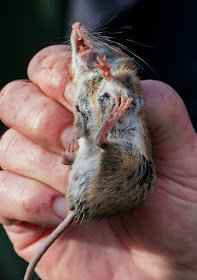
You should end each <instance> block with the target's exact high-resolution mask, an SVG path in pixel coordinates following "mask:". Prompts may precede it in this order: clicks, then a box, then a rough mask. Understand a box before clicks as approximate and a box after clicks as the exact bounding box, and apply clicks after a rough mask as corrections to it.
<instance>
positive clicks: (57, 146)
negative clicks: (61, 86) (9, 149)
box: [0, 80, 73, 154]
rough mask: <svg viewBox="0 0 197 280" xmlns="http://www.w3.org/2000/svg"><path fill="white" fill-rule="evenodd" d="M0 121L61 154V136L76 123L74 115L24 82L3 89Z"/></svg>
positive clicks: (14, 83)
mask: <svg viewBox="0 0 197 280" xmlns="http://www.w3.org/2000/svg"><path fill="white" fill-rule="evenodd" d="M0 118H1V120H2V122H4V124H5V125H7V126H8V127H13V128H15V129H17V130H18V131H20V132H21V133H22V134H24V135H25V136H27V137H28V138H30V139H32V140H33V141H35V142H36V143H39V144H40V145H42V146H43V147H45V148H47V149H49V150H52V151H57V152H58V153H59V154H62V151H63V146H62V144H63V143H62V142H61V140H64V139H61V135H62V133H63V132H64V130H65V129H66V128H68V127H69V125H70V124H71V123H72V122H73V115H72V114H71V113H70V112H69V111H67V110H66V109H65V108H63V106H62V105H61V104H59V103H58V102H56V101H54V100H53V99H51V98H49V97H47V96H46V95H44V94H43V93H42V92H41V90H40V89H39V88H38V87H37V86H36V85H34V84H32V83H31V82H28V81H22V80H21V81H15V82H11V83H9V84H8V85H7V86H5V87H4V88H3V89H2V91H1V94H0ZM68 135H69V134H68ZM65 136H66V134H64V138H65Z"/></svg>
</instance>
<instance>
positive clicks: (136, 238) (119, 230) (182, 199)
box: [0, 46, 197, 280]
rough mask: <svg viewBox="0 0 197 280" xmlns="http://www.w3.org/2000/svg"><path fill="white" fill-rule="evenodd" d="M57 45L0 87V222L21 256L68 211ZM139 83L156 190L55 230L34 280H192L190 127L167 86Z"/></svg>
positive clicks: (194, 142) (64, 106)
mask: <svg viewBox="0 0 197 280" xmlns="http://www.w3.org/2000/svg"><path fill="white" fill-rule="evenodd" d="M67 52H68V47H66V46H51V47H48V48H45V49H43V50H42V51H40V52H39V53H38V54H37V55H36V56H35V57H34V58H33V59H32V61H31V62H30V64H29V67H28V76H29V81H26V80H19V81H14V82H12V83H10V84H8V85H7V86H5V87H4V88H3V89H2V91H1V94H0V118H1V120H2V121H3V122H4V123H5V124H6V125H7V126H8V127H10V129H9V130H8V131H7V132H6V133H5V134H4V135H3V136H2V138H1V141H0V165H1V167H2V168H3V169H4V171H1V172H0V221H1V223H2V224H3V225H4V228H5V230H6V232H7V234H8V236H9V238H10V240H11V242H12V243H13V245H14V249H15V251H16V253H17V254H18V255H19V256H21V257H22V258H24V259H25V260H27V261H30V259H31V258H32V256H33V255H34V254H35V252H36V250H37V249H38V247H39V246H40V245H41V243H43V241H44V240H45V239H46V237H47V236H48V234H49V233H50V232H51V231H52V227H55V226H57V225H58V224H59V223H60V222H61V220H62V219H63V218H64V217H65V216H66V214H67V211H68V209H67V206H66V203H65V201H66V200H65V198H64V197H63V194H64V193H65V190H66V186H67V176H68V172H69V167H68V166H64V165H62V164H61V156H62V154H63V152H64V147H65V144H66V140H67V139H68V137H69V135H70V134H71V131H72V126H71V124H72V122H73V115H72V113H71V112H70V111H69V110H72V102H73V100H74V92H75V89H74V85H72V84H71V83H69V78H68V74H67V72H66V65H67V63H68V58H69V55H68V53H67ZM65 88H66V93H65V97H64V90H65ZM142 88H143V92H144V96H145V109H146V113H147V120H148V124H149V127H150V131H151V137H152V143H153V154H154V159H155V164H156V168H157V183H156V190H155V191H154V193H153V194H151V195H150V197H149V198H148V199H147V200H146V201H145V203H144V204H143V205H141V206H139V207H138V208H136V209H135V210H133V211H130V212H128V213H125V214H123V215H120V216H115V217H112V218H110V219H108V220H105V221H103V222H101V223H95V224H88V225H86V224H83V225H80V226H77V227H72V228H71V229H70V230H68V231H67V232H65V233H64V234H63V235H62V236H61V237H60V238H59V239H58V240H57V241H56V242H55V244H53V245H52V247H51V248H50V249H49V250H48V251H47V253H46V254H45V255H44V257H43V258H42V259H41V261H40V262H39V264H38V266H37V269H36V271H37V273H38V274H39V276H40V277H41V278H42V279H43V280H45V279H46V280H52V279H53V280H56V279H58V280H62V279H64V280H67V279H85V280H89V279H91V280H92V279H94V280H97V279H103V280H111V279H124V280H127V279H128V280H132V279H134V280H149V279H150V280H155V279H156V280H161V279H162V280H164V279H165V280H168V279H178V280H182V279H184V280H185V279H187V280H190V279H196V276H197V218H196V217H197V137H196V133H195V131H194V129H193V127H192V125H191V122H190V119H189V117H188V113H187V111H186V108H185V106H184V104H183V102H182V100H181V98H180V97H179V95H178V94H177V93H176V92H175V91H174V90H173V89H172V88H171V87H170V86H168V85H166V84H164V83H161V82H158V81H150V80H149V81H143V82H142ZM66 128H67V129H66ZM65 129H66V130H65ZM42 225H46V226H48V227H45V226H42Z"/></svg>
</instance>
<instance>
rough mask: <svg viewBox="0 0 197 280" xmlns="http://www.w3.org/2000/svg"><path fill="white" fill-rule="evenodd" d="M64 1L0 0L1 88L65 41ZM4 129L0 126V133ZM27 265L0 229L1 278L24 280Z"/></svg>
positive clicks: (23, 74)
mask: <svg viewBox="0 0 197 280" xmlns="http://www.w3.org/2000/svg"><path fill="white" fill-rule="evenodd" d="M66 2H67V1H64V0H63V1H62V0H42V1H40V0H34V1H26V0H18V1H15V0H11V1H1V5H0V7H1V8H0V9H1V17H0V27H1V51H0V67H1V69H0V88H2V87H3V86H4V85H6V84H7V83H8V82H10V81H12V80H16V79H24V78H27V74H26V69H27V65H28V62H29V61H30V59H31V58H32V57H33V55H34V54H36V53H37V52H38V51H39V50H40V49H42V48H44V47H46V46H48V45H52V44H57V43H62V42H64V36H65V29H64V26H66V23H65V13H66V8H67V7H66ZM4 130H5V126H4V125H3V124H2V123H0V131H1V134H2V133H3V131H4ZM26 266H27V263H26V262H25V261H23V260H22V259H21V258H19V257H18V256H17V255H16V253H15V252H14V250H13V248H12V244H11V242H10V241H9V240H8V238H7V235H6V233H5V231H4V230H3V227H2V226H0V279H1V280H19V279H23V275H24V272H25V269H26ZM34 279H39V278H38V277H36V276H35V277H34Z"/></svg>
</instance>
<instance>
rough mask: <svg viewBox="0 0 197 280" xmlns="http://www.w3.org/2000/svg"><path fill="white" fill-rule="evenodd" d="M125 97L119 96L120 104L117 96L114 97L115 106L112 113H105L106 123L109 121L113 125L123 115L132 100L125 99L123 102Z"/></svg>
mask: <svg viewBox="0 0 197 280" xmlns="http://www.w3.org/2000/svg"><path fill="white" fill-rule="evenodd" d="M125 99H126V98H125V95H122V96H121V103H119V96H118V95H116V97H115V106H114V109H113V111H112V112H111V113H110V111H109V109H107V110H106V113H107V119H106V121H109V122H111V123H115V122H116V121H118V120H119V119H120V118H121V117H122V116H123V115H124V113H125V111H126V109H127V108H128V107H129V105H130V104H131V102H132V101H133V98H129V99H127V101H126V102H125Z"/></svg>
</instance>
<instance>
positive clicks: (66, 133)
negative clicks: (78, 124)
mask: <svg viewBox="0 0 197 280" xmlns="http://www.w3.org/2000/svg"><path fill="white" fill-rule="evenodd" d="M73 129H74V127H73V125H70V126H68V127H67V128H65V129H64V130H63V131H62V133H61V135H60V141H61V144H62V146H63V148H64V149H65V148H66V142H67V140H68V138H69V137H70V135H71V133H72V131H73Z"/></svg>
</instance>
